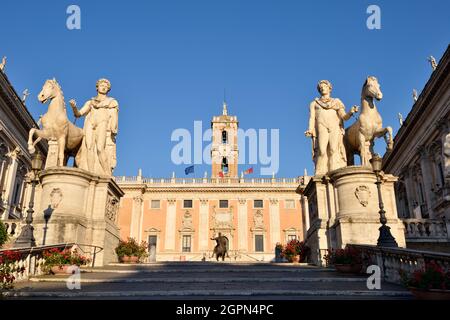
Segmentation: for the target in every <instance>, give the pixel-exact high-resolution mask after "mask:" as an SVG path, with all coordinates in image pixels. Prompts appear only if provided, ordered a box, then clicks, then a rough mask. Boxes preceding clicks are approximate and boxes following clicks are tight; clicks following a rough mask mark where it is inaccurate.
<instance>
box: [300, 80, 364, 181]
mask: <svg viewBox="0 0 450 320" xmlns="http://www.w3.org/2000/svg"><path fill="white" fill-rule="evenodd" d="M332 89H333V86H332V85H331V83H330V82H329V81H328V80H321V81H319V83H318V85H317V90H318V91H319V93H320V95H321V97H320V98H316V99H314V101H312V102H311V104H310V106H309V128H308V130H307V131H306V132H305V135H306V136H307V137H311V138H312V139H313V159H314V163H315V167H316V171H315V175H324V174H326V173H327V172H329V171H332V170H336V169H339V168H342V167H345V166H346V165H347V157H346V153H345V147H344V142H343V137H344V133H345V131H344V121H346V120H348V119H350V118H351V116H352V115H353V114H354V113H356V112H358V107H357V106H353V107H352V108H351V110H350V112H349V113H346V112H345V106H344V104H343V103H342V101H341V100H339V99H337V98H332V97H331V90H332Z"/></svg>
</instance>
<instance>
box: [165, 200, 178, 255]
mask: <svg viewBox="0 0 450 320" xmlns="http://www.w3.org/2000/svg"><path fill="white" fill-rule="evenodd" d="M167 204H168V205H167V216H166V232H165V233H166V234H165V239H164V249H165V250H171V251H175V231H176V230H175V229H176V227H177V223H176V222H177V221H176V219H177V206H176V204H177V200H176V199H167Z"/></svg>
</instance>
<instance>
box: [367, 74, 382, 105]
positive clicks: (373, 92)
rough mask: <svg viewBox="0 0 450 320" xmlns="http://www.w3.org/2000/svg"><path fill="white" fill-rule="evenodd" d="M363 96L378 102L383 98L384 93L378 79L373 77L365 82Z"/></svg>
mask: <svg viewBox="0 0 450 320" xmlns="http://www.w3.org/2000/svg"><path fill="white" fill-rule="evenodd" d="M362 94H363V96H364V97H371V98H375V99H377V100H378V101H379V100H381V99H382V98H383V93H382V92H381V89H380V84H379V83H378V80H377V78H375V77H373V76H370V77H367V79H366V82H364V86H363V89H362Z"/></svg>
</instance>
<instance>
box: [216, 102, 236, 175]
mask: <svg viewBox="0 0 450 320" xmlns="http://www.w3.org/2000/svg"><path fill="white" fill-rule="evenodd" d="M211 128H212V145H211V160H212V164H211V166H212V168H211V170H212V172H211V177H212V178H237V177H238V155H239V152H238V145H237V129H238V121H237V117H236V116H229V115H228V111H227V105H226V103H225V102H224V103H223V112H222V115H220V116H215V117H213V120H212V121H211Z"/></svg>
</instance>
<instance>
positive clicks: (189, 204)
mask: <svg viewBox="0 0 450 320" xmlns="http://www.w3.org/2000/svg"><path fill="white" fill-rule="evenodd" d="M183 208H192V200H184V201H183Z"/></svg>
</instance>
